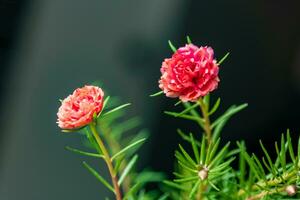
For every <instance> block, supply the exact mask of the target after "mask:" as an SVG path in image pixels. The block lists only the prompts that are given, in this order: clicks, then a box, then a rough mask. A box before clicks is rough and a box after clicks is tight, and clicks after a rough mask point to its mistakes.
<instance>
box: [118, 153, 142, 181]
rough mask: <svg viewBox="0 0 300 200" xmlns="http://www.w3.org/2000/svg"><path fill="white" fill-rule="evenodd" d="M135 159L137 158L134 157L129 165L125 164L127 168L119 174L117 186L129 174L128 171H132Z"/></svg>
mask: <svg viewBox="0 0 300 200" xmlns="http://www.w3.org/2000/svg"><path fill="white" fill-rule="evenodd" d="M137 159H138V156H137V155H135V156H133V157H132V159H131V160H130V161H129V163H128V164H127V166H126V167H125V169H124V170H123V173H122V174H121V176H120V178H119V181H118V185H119V186H120V185H121V184H122V183H123V181H124V180H125V178H126V176H127V175H128V173H129V172H130V170H131V169H132V167H133V166H134V164H135V163H136V161H137Z"/></svg>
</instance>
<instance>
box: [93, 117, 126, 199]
mask: <svg viewBox="0 0 300 200" xmlns="http://www.w3.org/2000/svg"><path fill="white" fill-rule="evenodd" d="M90 128H91V131H92V133H93V136H94V138H95V139H96V141H97V144H98V146H99V148H100V150H101V151H102V153H103V156H104V160H105V163H106V165H107V167H108V171H109V173H110V176H111V180H112V183H113V187H114V189H115V195H116V200H122V195H121V190H120V187H119V185H118V177H117V174H116V173H115V171H114V167H113V163H112V161H111V158H110V155H109V153H108V151H107V149H106V147H105V145H104V143H103V141H102V140H101V138H100V137H99V134H98V132H97V130H96V126H95V123H94V122H92V123H91V124H90Z"/></svg>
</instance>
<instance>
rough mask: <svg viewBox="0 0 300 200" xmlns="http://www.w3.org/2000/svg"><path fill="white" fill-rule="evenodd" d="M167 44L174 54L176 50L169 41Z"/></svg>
mask: <svg viewBox="0 0 300 200" xmlns="http://www.w3.org/2000/svg"><path fill="white" fill-rule="evenodd" d="M168 44H169V46H170V48H171V49H172V51H173V52H174V53H175V52H176V51H177V50H176V47H175V46H174V45H173V44H172V42H171V40H168Z"/></svg>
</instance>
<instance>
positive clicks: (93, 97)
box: [57, 85, 104, 129]
mask: <svg viewBox="0 0 300 200" xmlns="http://www.w3.org/2000/svg"><path fill="white" fill-rule="evenodd" d="M103 96H104V93H103V91H102V89H101V88H99V87H96V86H89V85H87V86H84V87H82V88H78V89H76V90H75V91H74V92H73V94H71V95H69V96H68V97H67V98H65V99H64V100H63V101H62V104H61V106H60V108H59V110H58V113H57V117H58V120H57V123H58V126H59V127H60V128H62V129H74V128H80V127H82V126H84V125H87V124H89V123H90V122H92V120H93V115H94V113H96V114H98V113H99V112H100V111H101V110H102V106H103Z"/></svg>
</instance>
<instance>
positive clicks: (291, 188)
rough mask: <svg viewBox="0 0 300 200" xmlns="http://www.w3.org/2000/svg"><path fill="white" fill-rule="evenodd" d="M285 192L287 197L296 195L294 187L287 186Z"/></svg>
mask: <svg viewBox="0 0 300 200" xmlns="http://www.w3.org/2000/svg"><path fill="white" fill-rule="evenodd" d="M285 191H286V192H287V194H288V195H289V196H293V195H295V194H296V193H297V187H296V186H295V185H289V186H287V187H286V188H285Z"/></svg>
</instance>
